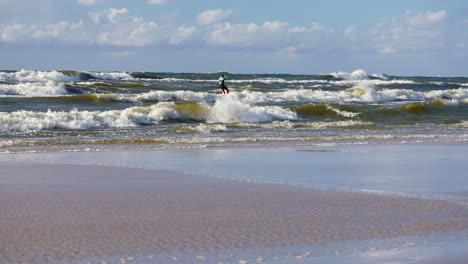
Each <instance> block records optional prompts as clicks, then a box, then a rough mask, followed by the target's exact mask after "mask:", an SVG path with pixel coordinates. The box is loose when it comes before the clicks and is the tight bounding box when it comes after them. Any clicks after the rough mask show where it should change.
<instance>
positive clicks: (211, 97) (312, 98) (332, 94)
mask: <svg viewBox="0 0 468 264" xmlns="http://www.w3.org/2000/svg"><path fill="white" fill-rule="evenodd" d="M106 97H108V98H115V99H116V100H122V101H129V102H138V101H141V102H145V101H174V100H182V101H196V102H215V101H217V100H223V98H236V100H237V101H239V102H241V103H244V104H257V103H279V102H303V103H338V104H342V103H353V102H363V103H384V102H394V101H427V100H436V99H447V100H451V104H456V103H458V101H460V102H461V103H463V102H466V100H467V99H468V88H458V89H451V90H432V91H414V90H409V89H377V88H375V86H373V85H361V86H355V87H352V88H349V89H344V90H340V91H325V90H321V89H317V90H311V89H296V90H287V91H279V92H258V91H249V90H243V91H241V92H231V94H229V96H227V97H226V96H223V95H219V94H213V93H208V92H194V91H182V90H179V91H151V92H148V93H143V94H108V95H106ZM337 113H338V112H337ZM338 114H341V115H343V116H345V115H349V113H345V112H341V113H338ZM352 114H353V113H351V115H352Z"/></svg>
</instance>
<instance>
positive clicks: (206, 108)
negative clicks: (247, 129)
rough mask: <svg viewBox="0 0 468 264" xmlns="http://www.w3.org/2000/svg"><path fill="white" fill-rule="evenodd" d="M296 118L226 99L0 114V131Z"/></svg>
mask: <svg viewBox="0 0 468 264" xmlns="http://www.w3.org/2000/svg"><path fill="white" fill-rule="evenodd" d="M296 118H297V116H296V113H294V112H292V111H291V110H289V109H284V108H281V107H279V106H251V105H248V104H244V103H242V102H239V101H238V100H236V99H235V98H229V97H228V96H226V98H224V99H221V100H218V101H217V102H216V103H215V104H214V105H213V106H210V105H208V104H205V103H197V102H180V103H174V102H161V103H157V104H155V105H151V106H138V107H130V108H126V109H124V110H110V111H79V110H72V111H69V112H65V111H51V110H49V111H47V112H32V111H16V112H11V113H8V112H0V131H1V132H11V131H18V132H24V131H38V130H51V129H64V130H86V129H96V128H120V127H134V126H138V125H152V124H156V123H158V122H160V121H164V120H171V119H188V120H197V121H204V122H207V123H237V122H247V123H257V122H270V121H274V120H288V119H296ZM200 129H202V128H200Z"/></svg>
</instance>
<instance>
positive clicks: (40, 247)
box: [0, 162, 468, 263]
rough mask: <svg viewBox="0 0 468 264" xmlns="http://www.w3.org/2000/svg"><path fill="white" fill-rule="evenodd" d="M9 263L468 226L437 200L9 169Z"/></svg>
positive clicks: (143, 174) (4, 242) (80, 170)
mask: <svg viewBox="0 0 468 264" xmlns="http://www.w3.org/2000/svg"><path fill="white" fill-rule="evenodd" d="M0 201H1V202H0V233H1V236H0V259H1V260H2V262H7V263H9V262H15V263H16V262H27V263H30V262H33V263H47V262H57V261H71V260H80V259H89V258H93V257H96V258H99V257H103V256H112V255H119V254H148V253H151V254H157V253H167V252H195V251H197V250H224V249H242V248H249V249H251V248H260V247H281V246H296V245H308V244H319V243H326V242H339V241H347V240H364V239H382V238H391V237H398V236H407V235H419V234H429V233H436V232H444V231H456V230H462V229H467V228H468V210H467V209H465V208H464V207H461V206H459V205H456V204H453V203H450V202H447V201H436V200H422V199H414V198H402V197H390V196H383V195H375V194H364V193H346V192H334V191H318V190H309V189H304V188H298V187H291V186H283V185H273V184H253V183H242V182H230V181H225V180H220V179H212V178H205V177H202V176H193V175H184V174H179V173H174V172H167V171H153V170H142V169H129V168H116V167H104V166H86V165H45V164H33V163H14V162H9V163H0Z"/></svg>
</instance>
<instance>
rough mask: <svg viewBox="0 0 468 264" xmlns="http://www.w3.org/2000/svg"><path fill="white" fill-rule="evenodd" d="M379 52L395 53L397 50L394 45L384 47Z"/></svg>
mask: <svg viewBox="0 0 468 264" xmlns="http://www.w3.org/2000/svg"><path fill="white" fill-rule="evenodd" d="M377 52H378V53H380V54H383V55H390V54H394V53H395V52H396V50H395V49H394V48H392V47H384V48H382V49H380V50H379V51H377Z"/></svg>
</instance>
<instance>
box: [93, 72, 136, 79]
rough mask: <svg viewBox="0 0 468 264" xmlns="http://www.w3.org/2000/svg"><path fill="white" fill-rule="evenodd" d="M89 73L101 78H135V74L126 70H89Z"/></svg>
mask: <svg viewBox="0 0 468 264" xmlns="http://www.w3.org/2000/svg"><path fill="white" fill-rule="evenodd" d="M88 74H90V75H91V76H93V77H94V78H96V79H100V80H123V79H133V76H131V75H130V74H128V73H126V72H88Z"/></svg>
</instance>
